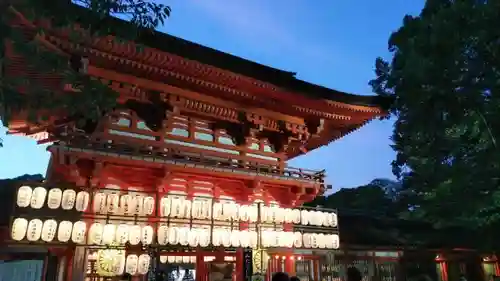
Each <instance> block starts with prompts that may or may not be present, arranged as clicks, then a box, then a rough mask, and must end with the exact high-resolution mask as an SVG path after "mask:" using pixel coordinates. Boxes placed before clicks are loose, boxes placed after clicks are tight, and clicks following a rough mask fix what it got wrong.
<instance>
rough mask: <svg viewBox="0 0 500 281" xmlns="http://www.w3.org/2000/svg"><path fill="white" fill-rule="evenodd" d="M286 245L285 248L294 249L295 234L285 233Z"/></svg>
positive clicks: (284, 244)
mask: <svg viewBox="0 0 500 281" xmlns="http://www.w3.org/2000/svg"><path fill="white" fill-rule="evenodd" d="M284 235H285V237H284V239H283V240H284V243H283V246H284V247H287V248H293V244H294V242H295V235H294V233H293V232H285V233H284Z"/></svg>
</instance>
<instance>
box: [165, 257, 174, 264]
mask: <svg viewBox="0 0 500 281" xmlns="http://www.w3.org/2000/svg"><path fill="white" fill-rule="evenodd" d="M167 261H168V263H174V262H175V256H167Z"/></svg>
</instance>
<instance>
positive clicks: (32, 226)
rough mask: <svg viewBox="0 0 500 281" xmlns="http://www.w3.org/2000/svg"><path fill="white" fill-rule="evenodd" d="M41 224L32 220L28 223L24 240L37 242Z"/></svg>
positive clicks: (36, 220)
mask: <svg viewBox="0 0 500 281" xmlns="http://www.w3.org/2000/svg"><path fill="white" fill-rule="evenodd" d="M42 227H43V223H42V221H41V220H39V219H33V220H31V221H30V222H29V223H28V231H27V232H26V238H27V239H28V241H37V240H39V239H40V236H41V235H42Z"/></svg>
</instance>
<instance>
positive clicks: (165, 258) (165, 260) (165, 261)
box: [160, 256, 168, 263]
mask: <svg viewBox="0 0 500 281" xmlns="http://www.w3.org/2000/svg"><path fill="white" fill-rule="evenodd" d="M167 260H168V257H167V256H160V263H167Z"/></svg>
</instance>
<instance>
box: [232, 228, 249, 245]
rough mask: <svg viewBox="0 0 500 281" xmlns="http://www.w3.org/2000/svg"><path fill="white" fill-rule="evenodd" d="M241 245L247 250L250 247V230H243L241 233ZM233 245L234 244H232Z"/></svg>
mask: <svg viewBox="0 0 500 281" xmlns="http://www.w3.org/2000/svg"><path fill="white" fill-rule="evenodd" d="M238 237H239V241H238V242H239V243H238V244H239V245H240V246H241V247H243V248H247V247H249V246H250V234H249V233H248V230H243V231H240V234H239V236H238ZM231 244H232V243H231Z"/></svg>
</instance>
